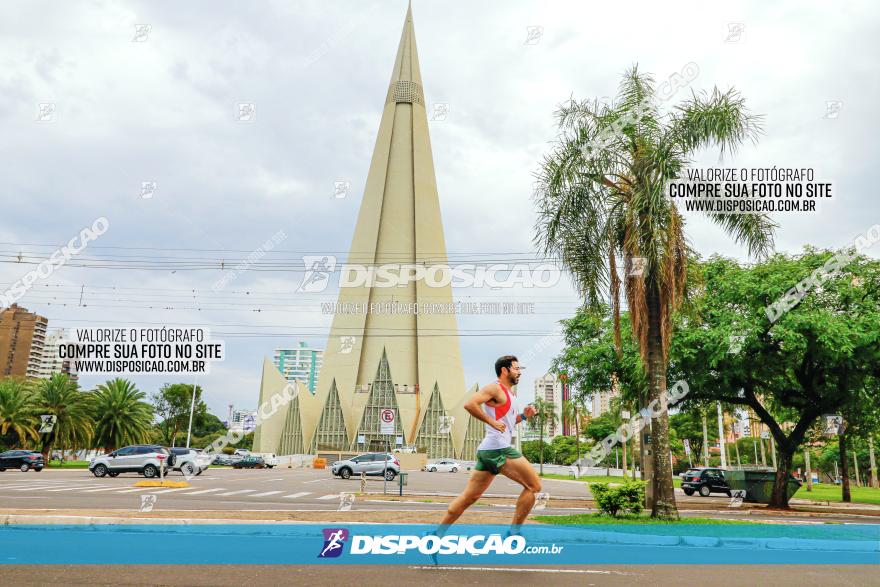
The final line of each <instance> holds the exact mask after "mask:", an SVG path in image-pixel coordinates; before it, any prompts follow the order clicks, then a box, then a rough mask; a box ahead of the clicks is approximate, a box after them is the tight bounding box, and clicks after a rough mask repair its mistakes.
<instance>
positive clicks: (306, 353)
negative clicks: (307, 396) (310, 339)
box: [274, 342, 324, 395]
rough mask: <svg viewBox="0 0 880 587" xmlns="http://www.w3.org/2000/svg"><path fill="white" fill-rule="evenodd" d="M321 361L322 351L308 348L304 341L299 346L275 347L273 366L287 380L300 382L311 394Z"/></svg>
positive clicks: (313, 391) (315, 384)
mask: <svg viewBox="0 0 880 587" xmlns="http://www.w3.org/2000/svg"><path fill="white" fill-rule="evenodd" d="M323 361H324V351H322V350H320V349H311V348H308V346H307V345H306V343H304V342H300V343H299V348H292V349H275V356H274V362H275V368H276V369H278V371H279V372H280V373H281V375H283V376H284V378H285V379H287V380H288V381H299V382H301V383H302V384H303V385H305V386H306V387H307V388H308V390H309V391H310V392H312V394H313V395H314V393H315V387H316V386H317V383H318V373H319V372H320V371H321V364H322V363H323Z"/></svg>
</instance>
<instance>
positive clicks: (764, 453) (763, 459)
mask: <svg viewBox="0 0 880 587" xmlns="http://www.w3.org/2000/svg"><path fill="white" fill-rule="evenodd" d="M763 428H764V425H763V424H761V432H762V433H763V431H764V430H763ZM761 466H762V467H766V466H767V451H766V450H765V449H764V437H763V436H762V437H761Z"/></svg>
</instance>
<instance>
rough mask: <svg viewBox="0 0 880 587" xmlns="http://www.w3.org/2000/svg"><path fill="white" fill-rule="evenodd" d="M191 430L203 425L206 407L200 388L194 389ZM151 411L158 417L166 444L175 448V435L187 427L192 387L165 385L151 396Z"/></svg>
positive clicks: (176, 384) (175, 384) (182, 384)
mask: <svg viewBox="0 0 880 587" xmlns="http://www.w3.org/2000/svg"><path fill="white" fill-rule="evenodd" d="M195 393H196V398H195V409H194V411H193V428H195V427H196V426H202V425H204V424H203V423H204V421H205V415H206V414H207V413H208V406H206V405H205V402H204V401H202V388H201V387H200V386H196V388H195ZM152 399H153V409H154V411H155V412H156V415H157V416H158V417H159V420H160V421H159V427H160V429H161V430H162V433H163V437H164V440H165V443H166V444H169V445H172V446H176V442H177V433H178V432H179V431H181V430H186V429H187V427H188V426H189V412H190V407H191V405H192V401H193V386H192V385H191V384H189V383H166V384H165V385H163V386H162V388H161V389H159V391H158V392H156V393H155V394H153V398H152Z"/></svg>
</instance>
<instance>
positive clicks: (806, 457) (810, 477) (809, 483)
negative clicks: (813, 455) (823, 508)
mask: <svg viewBox="0 0 880 587" xmlns="http://www.w3.org/2000/svg"><path fill="white" fill-rule="evenodd" d="M804 468H805V469H806V470H807V491H812V490H813V472H812V471H811V470H810V451H809V450H808V449H806V448H805V449H804Z"/></svg>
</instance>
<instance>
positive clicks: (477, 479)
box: [440, 470, 495, 527]
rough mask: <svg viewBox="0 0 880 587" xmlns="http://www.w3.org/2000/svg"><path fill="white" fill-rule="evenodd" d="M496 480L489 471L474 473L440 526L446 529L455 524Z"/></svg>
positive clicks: (450, 506)
mask: <svg viewBox="0 0 880 587" xmlns="http://www.w3.org/2000/svg"><path fill="white" fill-rule="evenodd" d="M494 478H495V475H494V474H493V473H490V472H489V471H476V470H475V471H472V472H471V476H470V479H468V484H467V487H465V488H464V491H462V492H461V495H459V496H458V497H456V498H455V499H454V500H452V503H450V504H449V507H448V508H447V510H446V515H445V516H443V521H442V522H440V525H441V526H442V527H445V526H448V525H450V524H454V523H455V521H456V520H457V519H458V518H459V517H460V516H461V514H463V513H464V511H465V510H466V509H468V508H469V507H470V506H472V505H474V502H476V501H477V500H478V499H480V496H481V495H483V492H484V491H486V489H487V488H488V487H489V485H490V484H491V483H492V480H493V479H494Z"/></svg>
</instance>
